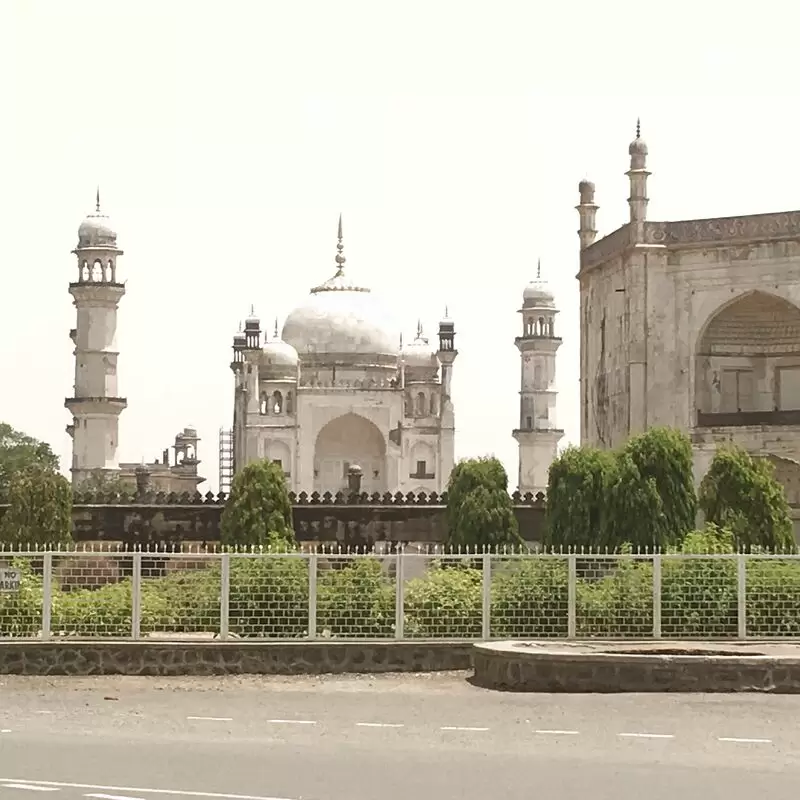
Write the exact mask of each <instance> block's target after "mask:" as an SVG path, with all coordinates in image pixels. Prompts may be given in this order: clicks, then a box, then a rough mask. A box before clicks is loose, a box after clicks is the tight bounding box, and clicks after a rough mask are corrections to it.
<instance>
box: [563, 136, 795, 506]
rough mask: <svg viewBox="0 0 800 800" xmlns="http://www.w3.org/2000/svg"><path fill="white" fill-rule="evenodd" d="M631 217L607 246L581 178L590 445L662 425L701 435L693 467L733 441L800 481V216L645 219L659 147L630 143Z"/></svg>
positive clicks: (789, 481) (583, 350)
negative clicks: (651, 161) (651, 166)
mask: <svg viewBox="0 0 800 800" xmlns="http://www.w3.org/2000/svg"><path fill="white" fill-rule="evenodd" d="M629 154H630V169H629V171H628V173H627V175H628V177H629V179H630V198H629V200H628V203H629V206H630V221H629V222H628V223H627V224H625V225H623V226H622V227H621V228H619V229H618V230H616V231H614V232H613V233H611V234H609V235H608V236H606V237H605V238H603V239H599V240H597V241H595V238H596V235H597V231H596V226H595V215H596V212H597V208H598V206H597V205H596V204H595V187H594V184H592V183H590V182H589V181H588V180H584V181H582V182H581V183H580V187H579V191H580V203H579V205H578V206H577V210H578V213H579V215H580V230H579V235H580V241H581V254H580V272H579V274H578V280H579V281H580V320H581V341H580V376H581V402H580V408H581V441H582V442H583V443H585V444H591V445H597V446H602V447H615V446H617V445H619V444H621V443H622V442H623V441H625V439H626V438H627V437H628V436H630V435H632V434H635V433H637V432H640V431H643V430H645V429H646V428H648V427H652V426H654V425H670V426H675V427H678V428H681V429H683V430H688V431H689V432H690V433H691V436H692V441H693V444H694V450H695V472H696V478H697V480H698V481H699V480H700V479H701V478H702V476H703V474H705V472H706V470H707V468H708V465H709V463H710V461H711V458H712V457H713V454H714V450H715V448H716V446H717V445H718V444H719V443H722V442H735V443H737V444H739V445H741V446H742V447H744V448H745V449H747V450H748V451H749V452H750V453H751V454H753V455H758V456H765V457H769V458H770V460H772V461H773V462H774V463H775V464H776V467H777V471H776V474H777V477H778V478H779V479H780V480H781V481H782V482H783V483H784V485H785V486H786V489H787V496H788V497H789V501H790V503H792V504H793V505H796V504H797V503H798V502H799V501H800V498H798V496H797V494H798V479H799V478H800V211H788V212H778V213H773V214H757V215H752V216H742V217H727V218H720V219H699V220H685V221H680V222H655V221H650V220H648V219H647V213H646V212H647V203H648V198H647V178H648V176H649V175H650V173H649V172H648V170H647V156H648V151H647V145H646V144H645V142H644V140H643V139H642V138H641V136H640V135H639V130H638V126H637V135H636V138H635V139H634V141H633V142H632V143H631V145H630V148H629Z"/></svg>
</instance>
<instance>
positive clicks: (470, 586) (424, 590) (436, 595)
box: [403, 561, 483, 639]
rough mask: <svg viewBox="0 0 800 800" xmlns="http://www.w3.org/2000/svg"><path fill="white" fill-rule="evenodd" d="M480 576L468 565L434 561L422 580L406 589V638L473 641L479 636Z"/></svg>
mask: <svg viewBox="0 0 800 800" xmlns="http://www.w3.org/2000/svg"><path fill="white" fill-rule="evenodd" d="M482 585H483V575H482V572H481V570H479V569H475V568H473V567H471V566H461V565H459V566H455V567H446V566H445V565H444V564H443V563H442V562H441V561H435V562H433V563H432V564H431V565H430V567H429V568H428V572H427V573H426V575H425V576H424V577H422V578H413V579H412V580H410V581H409V582H408V583H407V584H406V586H405V595H404V598H403V599H404V612H405V618H404V622H403V627H404V632H405V635H406V636H408V637H419V638H425V637H428V638H432V637H436V638H450V639H460V638H467V637H469V638H473V637H479V636H480V635H481V616H482V614H481V609H482V599H481V598H482V591H481V587H482Z"/></svg>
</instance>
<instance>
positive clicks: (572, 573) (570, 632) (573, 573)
mask: <svg viewBox="0 0 800 800" xmlns="http://www.w3.org/2000/svg"><path fill="white" fill-rule="evenodd" d="M577 587H578V557H577V556H576V555H575V554H574V553H572V554H570V555H568V556H567V638H569V639H574V638H575V637H576V635H577V625H576V618H577V605H578V601H577Z"/></svg>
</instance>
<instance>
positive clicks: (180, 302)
mask: <svg viewBox="0 0 800 800" xmlns="http://www.w3.org/2000/svg"><path fill="white" fill-rule="evenodd" d="M799 22H800V11H799V10H797V6H796V4H794V3H791V2H784V3H778V2H764V1H762V2H761V3H759V4H758V5H757V6H752V5H747V6H742V7H739V6H737V5H736V4H735V3H730V2H725V3H722V2H716V1H715V0H714V1H712V0H695V1H694V2H692V3H688V2H670V3H647V2H644V1H643V0H638V2H623V1H622V0H608V1H607V2H605V3H597V2H567V1H566V0H562V2H556V3H544V2H534V1H533V0H529V1H528V2H504V1H503V0H484V1H483V2H469V0H454V1H453V2H445V0H423V1H422V2H416V1H413V2H412V1H410V0H406V2H402V3H388V2H384V0H366V1H365V2H355V1H351V0H335V1H333V0H327V1H325V0H323V1H320V2H310V1H306V2H304V1H303V0H291V1H290V2H287V0H280V2H274V0H255V1H254V2H235V0H226V2H224V3H222V2H220V3H212V2H210V0H208V1H207V2H202V1H201V0H192V1H191V2H178V0H160V1H158V2H146V1H143V0H139V1H138V2H127V1H126V0H102V1H100V0H98V1H97V2H82V1H81V0H67V1H64V0H53V1H52V2H36V1H35V0H2V1H1V2H0V109H2V114H0V213H2V219H1V220H0V230H2V243H3V246H4V251H5V252H4V261H5V268H4V269H3V291H2V306H0V369H1V370H2V373H1V374H2V375H3V376H4V378H3V381H2V385H3V391H2V393H0V420H3V421H7V422H9V423H11V424H12V425H13V426H15V427H16V428H19V429H21V430H23V431H25V432H26V433H29V434H31V435H33V436H36V437H38V438H40V439H43V440H45V441H48V442H50V443H51V445H52V446H53V449H54V450H55V451H56V453H57V454H58V455H59V456H60V457H61V463H62V467H63V468H64V469H66V468H68V467H69V464H70V460H71V457H70V452H71V450H70V439H69V437H68V436H67V434H66V432H65V426H66V425H67V423H69V422H70V418H69V414H68V413H67V411H66V409H65V408H64V398H65V397H67V396H69V395H71V394H72V385H73V380H74V361H73V357H72V342H71V341H70V340H69V337H68V333H69V330H70V328H72V327H74V324H75V309H74V307H73V306H72V301H71V297H70V295H69V293H68V284H69V282H70V281H71V280H74V279H75V275H76V266H75V260H74V256H72V255H71V254H70V251H71V250H72V248H73V247H74V246H75V244H76V242H77V229H78V225H79V224H80V222H81V220H82V218H83V217H84V216H85V214H86V213H87V212H89V211H90V210H91V209H92V207H93V201H94V192H95V185H96V184H98V183H99V184H100V186H101V192H102V199H103V207H104V210H105V211H107V213H109V215H110V216H111V217H112V219H113V220H114V223H115V225H116V227H117V230H118V232H119V244H120V246H121V247H122V248H123V249H124V251H125V256H124V257H123V258H122V259H120V272H119V274H120V275H121V278H122V279H123V280H126V281H127V287H128V294H127V295H126V297H125V298H124V299H123V301H122V304H121V308H120V314H119V329H118V330H119V335H118V344H119V349H120V360H119V379H120V393H121V394H122V395H123V396H126V397H127V398H128V404H129V405H128V408H127V410H126V411H125V412H123V415H122V417H121V426H120V428H121V430H120V457H121V459H122V460H123V461H137V462H138V461H140V460H141V458H142V457H145V458H146V459H147V460H148V461H149V460H152V459H153V458H154V457H156V456H159V455H160V453H161V451H162V450H163V448H164V447H166V446H168V445H171V444H172V442H173V438H174V435H175V433H176V432H177V431H178V430H179V429H181V428H182V427H184V426H185V425H187V424H193V425H195V426H197V428H198V430H199V432H200V435H201V437H202V439H203V441H202V442H201V444H200V448H199V455H200V457H201V459H203V464H202V465H201V471H202V472H203V474H204V475H206V476H207V477H208V478H209V482H208V483H207V484H205V485H204V486H203V487H201V488H203V489H204V490H207V489H209V488H211V489H216V487H217V470H218V460H217V437H218V431H219V428H220V426H225V427H229V426H230V424H231V418H232V405H233V385H232V381H233V379H232V375H231V372H230V369H229V363H230V360H231V349H230V348H231V337H232V335H233V333H234V332H235V330H236V328H237V325H238V321H239V320H240V319H241V318H243V317H244V316H246V314H247V311H248V310H249V307H250V305H251V304H254V305H255V307H256V310H257V312H258V313H259V315H260V316H261V318H262V321H263V323H262V324H263V325H264V327H266V328H268V329H269V330H270V331H271V328H272V324H273V322H272V321H273V320H274V318H275V317H276V316H277V317H278V319H279V321H280V324H281V325H282V324H283V320H284V319H285V317H286V315H287V314H288V313H289V311H290V310H291V309H292V308H293V307H294V306H295V305H297V304H299V303H300V302H301V301H302V300H303V299H304V297H305V296H306V294H307V292H308V289H309V288H310V287H311V286H313V285H316V284H318V283H320V282H321V281H323V280H325V279H326V278H328V277H330V276H331V275H332V274H333V272H334V269H335V265H334V261H333V257H334V255H335V244H336V222H337V217H338V214H339V212H340V211H341V212H342V213H343V214H344V226H345V254H346V256H347V267H348V270H349V271H350V272H351V273H352V274H353V275H357V276H358V277H359V278H361V279H362V280H364V281H367V282H368V283H369V284H370V285H371V286H372V288H373V290H375V291H377V292H379V293H381V294H383V295H384V296H387V295H388V296H389V297H390V299H391V302H392V304H393V306H394V311H395V315H396V316H397V317H398V318H399V319H400V320H401V321H402V322H403V327H404V330H405V332H406V335H407V336H411V335H412V334H413V332H414V330H415V327H416V320H417V318H418V317H420V318H421V319H422V321H423V325H424V328H425V332H426V333H427V334H428V335H429V336H430V337H431V338H435V333H436V325H437V321H438V319H439V318H440V317H441V316H442V313H443V311H444V307H445V305H447V306H448V307H449V309H450V315H451V317H453V319H454V321H455V323H456V331H457V338H456V344H457V347H458V350H459V357H458V360H457V361H456V363H455V370H454V378H453V393H454V404H455V414H456V427H457V434H456V456H457V457H466V456H478V455H484V454H495V455H497V456H498V457H499V458H501V459H502V461H503V462H504V463H505V465H506V468H507V469H508V472H509V477H510V482H511V486H512V488H514V487H515V486H516V475H517V445H516V442H515V441H514V440H513V438H512V436H511V431H512V429H513V428H514V427H515V426H516V424H517V421H518V415H519V410H518V403H519V399H518V391H519V353H518V351H517V349H516V348H515V346H514V337H515V336H516V335H518V333H519V330H520V327H521V322H520V319H519V315H518V314H517V313H516V312H517V309H518V308H519V306H520V304H521V298H522V290H523V289H524V287H525V284H526V283H527V282H528V281H529V280H531V279H533V278H534V276H535V271H536V260H537V258H539V257H541V259H542V269H543V274H544V276H545V277H546V278H548V279H549V280H550V281H551V283H552V286H553V288H554V291H555V293H556V298H557V302H558V304H559V306H560V308H561V314H560V316H559V318H558V329H557V332H558V333H559V334H560V335H561V336H562V337H563V340H564V344H563V345H562V347H561V350H560V352H559V356H558V385H559V389H560V395H559V419H560V422H561V424H562V427H564V429H565V430H566V436H565V439H564V440H563V444H565V445H566V444H567V443H569V442H577V440H578V437H579V427H578V314H577V309H578V285H577V281H576V280H575V273H576V272H577V268H578V237H577V234H576V230H577V227H578V219H577V212H576V211H575V210H574V206H575V205H576V204H577V202H578V191H577V185H578V181H579V180H580V179H581V178H582V177H584V175H585V176H588V177H589V178H590V179H591V180H593V181H594V182H595V183H596V185H597V195H596V199H597V202H598V204H599V206H600V210H599V212H598V228H599V230H600V234H601V235H603V234H606V233H609V232H611V231H612V230H614V229H615V228H617V227H618V226H619V225H620V224H622V223H623V222H625V221H626V219H627V213H628V208H627V203H626V198H627V197H628V186H627V179H626V178H625V175H624V173H625V171H626V169H627V168H628V155H627V148H628V144H629V142H630V140H631V138H632V137H633V135H634V129H635V124H636V118H637V116H640V117H641V119H642V136H643V138H645V139H646V141H647V143H648V146H649V149H650V157H649V162H648V166H649V168H650V169H651V170H652V172H653V176H652V177H651V178H650V183H649V196H650V207H649V217H650V219H682V218H695V217H711V216H724V215H733V214H751V213H758V212H769V211H780V210H793V209H797V208H800V162H799V160H798V135H799V134H798V131H800V106H799V105H798V97H797V88H796V87H797V71H798V66H797V31H798V28H799V26H798V23H799Z"/></svg>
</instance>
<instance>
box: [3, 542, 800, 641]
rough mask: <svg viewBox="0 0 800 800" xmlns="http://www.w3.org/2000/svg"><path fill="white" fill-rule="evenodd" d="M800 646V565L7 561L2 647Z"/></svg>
mask: <svg viewBox="0 0 800 800" xmlns="http://www.w3.org/2000/svg"><path fill="white" fill-rule="evenodd" d="M64 637H72V638H81V639H87V638H88V639H96V638H102V639H110V638H113V639H130V640H146V639H154V638H156V639H161V640H192V639H196V640H198V639H199V640H205V639H222V640H232V639H237V638H240V639H248V640H298V639H311V640H318V639H339V640H359V639H361V640H364V639H403V640H421V639H427V640H444V639H448V640H449V639H474V640H479V639H498V638H499V639H509V638H545V639H548V638H549V639H554V638H558V639H587V638H607V639H660V638H670V639H679V638H680V639H687V638H689V639H691V638H694V639H700V638H702V639H737V638H738V639H745V638H759V639H764V638H787V637H789V638H791V637H797V638H800V556H798V555H781V554H778V555H763V554H759V555H727V554H726V555H702V554H607V553H584V552H582V553H569V554H562V553H547V554H531V553H527V552H526V553H513V552H492V553H489V552H479V553H478V552H476V553H445V552H435V551H432V552H411V551H410V550H405V551H399V552H393V553H388V554H383V553H380V552H370V553H365V552H343V551H341V550H336V551H326V550H310V551H307V552H290V553H278V552H266V551H247V552H245V551H240V552H186V551H184V552H164V551H162V552H158V551H126V550H113V549H106V550H97V549H79V550H41V551H37V550H16V551H9V550H0V638H6V639H8V638H13V639H61V638H64Z"/></svg>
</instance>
